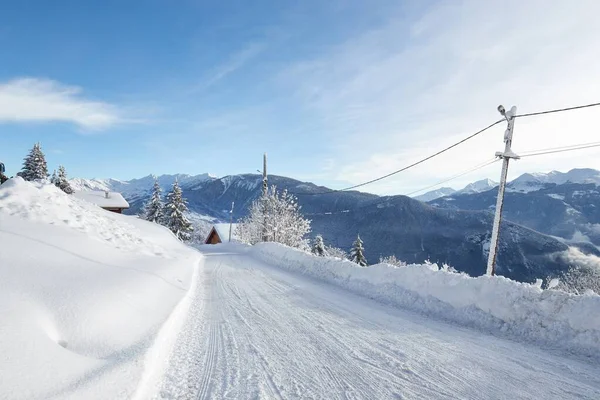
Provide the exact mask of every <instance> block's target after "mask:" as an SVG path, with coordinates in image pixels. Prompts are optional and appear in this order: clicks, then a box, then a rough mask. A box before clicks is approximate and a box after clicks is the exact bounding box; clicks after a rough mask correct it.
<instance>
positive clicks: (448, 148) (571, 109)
mask: <svg viewBox="0 0 600 400" xmlns="http://www.w3.org/2000/svg"><path fill="white" fill-rule="evenodd" d="M596 106H600V102H598V103H590V104H582V105H578V106H573V107H565V108H557V109H552V110H544V111H537V112H532V113H527V114H518V115H515V118H521V117H532V116H535V115H544V114H552V113H558V112H564V111H573V110H579V109H583V108H589V107H596ZM503 121H504V119H501V120H498V121H496V122H494V123H493V124H490V125H488V126H486V127H485V128H483V129H481V130H479V131H477V132H475V133H473V134H472V135H470V136H467V137H466V138H464V139H462V140H460V141H458V142H456V143H454V144H452V145H450V146H448V147H446V148H444V149H442V150H440V151H438V152H437V153H434V154H432V155H430V156H428V157H425V158H423V159H421V160H419V161H417V162H415V163H412V164H410V165H407V166H406V167H403V168H400V169H398V170H396V171H393V172H390V173H389V174H386V175H383V176H380V177H378V178H375V179H371V180H369V181H366V182H363V183H359V184H357V185H353V186H349V187H346V188H343V189H331V190H327V191H324V192H317V193H291V194H294V195H296V196H317V195H324V194H329V193H336V192H344V191H348V190H352V189H357V188H359V187H362V186H366V185H369V184H371V183H375V182H378V181H381V180H383V179H386V178H389V177H390V176H393V175H396V174H398V173H400V172H403V171H406V170H407V169H410V168H412V167H415V166H417V165H419V164H422V163H424V162H425V161H428V160H430V159H432V158H434V157H437V156H439V155H440V154H442V153H444V152H446V151H448V150H450V149H452V148H454V147H456V146H458V145H460V144H462V143H464V142H466V141H467V140H469V139H472V138H473V137H475V136H477V135H479V134H481V133H483V132H485V131H487V130H488V129H490V128H492V127H493V126H495V125H497V124H499V123H501V122H503ZM590 147H595V146H590ZM564 151H566V150H564ZM556 152H558V151H556ZM544 154H548V153H544ZM536 155H538V154H536ZM539 155H541V154H539ZM522 157H528V155H524V156H522ZM469 172H470V171H469Z"/></svg>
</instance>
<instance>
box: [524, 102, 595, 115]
mask: <svg viewBox="0 0 600 400" xmlns="http://www.w3.org/2000/svg"><path fill="white" fill-rule="evenodd" d="M596 106H600V103H590V104H584V105H580V106H574V107H566V108H557V109H554V110H546V111H537V112H532V113H527V114H519V115H515V118H520V117H532V116H534V115H543V114H552V113H558V112H563V111H572V110H579V109H582V108H588V107H596Z"/></svg>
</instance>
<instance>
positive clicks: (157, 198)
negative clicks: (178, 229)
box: [144, 179, 164, 224]
mask: <svg viewBox="0 0 600 400" xmlns="http://www.w3.org/2000/svg"><path fill="white" fill-rule="evenodd" d="M161 193H162V189H161V188H160V185H159V184H158V180H157V179H154V187H153V188H152V197H151V198H150V200H148V202H147V203H146V206H145V207H144V219H145V220H147V221H150V222H155V223H157V224H160V223H161V222H163V216H164V214H163V211H164V210H163V209H164V204H163V201H162V198H161Z"/></svg>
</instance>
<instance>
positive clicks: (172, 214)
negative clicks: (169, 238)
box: [164, 180, 194, 241]
mask: <svg viewBox="0 0 600 400" xmlns="http://www.w3.org/2000/svg"><path fill="white" fill-rule="evenodd" d="M187 210H188V208H187V202H186V200H185V199H184V198H183V193H182V192H181V188H180V187H179V183H178V182H177V180H175V183H173V189H172V190H171V192H169V194H167V203H166V204H165V209H164V214H165V216H164V225H166V227H167V228H169V229H170V230H171V232H173V233H174V234H175V236H177V238H178V239H179V240H183V241H185V240H190V239H191V237H192V235H191V232H192V231H193V230H194V228H193V227H192V224H191V223H190V221H188V219H187V218H186V216H185V215H184V213H185V212H186V211H187Z"/></svg>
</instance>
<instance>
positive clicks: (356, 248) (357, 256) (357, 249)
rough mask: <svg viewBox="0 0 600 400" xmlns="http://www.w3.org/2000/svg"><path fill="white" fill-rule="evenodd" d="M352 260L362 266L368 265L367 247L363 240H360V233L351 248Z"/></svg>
mask: <svg viewBox="0 0 600 400" xmlns="http://www.w3.org/2000/svg"><path fill="white" fill-rule="evenodd" d="M350 261H352V262H355V263H357V264H358V265H360V266H361V267H366V266H367V259H366V258H365V249H364V247H363V242H362V240H360V235H357V236H356V240H355V241H354V244H353V245H352V249H351V250H350Z"/></svg>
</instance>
